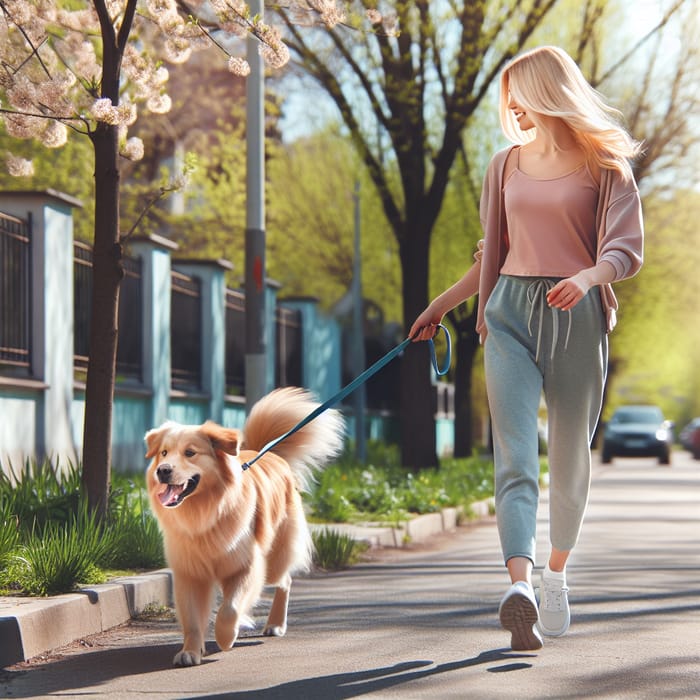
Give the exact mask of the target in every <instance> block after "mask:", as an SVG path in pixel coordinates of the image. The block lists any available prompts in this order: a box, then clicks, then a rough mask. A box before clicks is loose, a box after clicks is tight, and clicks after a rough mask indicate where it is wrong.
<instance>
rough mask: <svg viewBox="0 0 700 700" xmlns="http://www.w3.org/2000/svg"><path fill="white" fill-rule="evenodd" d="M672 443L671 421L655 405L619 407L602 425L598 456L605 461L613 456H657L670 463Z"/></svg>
mask: <svg viewBox="0 0 700 700" xmlns="http://www.w3.org/2000/svg"><path fill="white" fill-rule="evenodd" d="M672 445H673V423H671V422H670V421H667V420H664V415H663V413H662V412H661V409H660V408H659V407H658V406H622V407H620V408H618V409H617V410H616V411H615V413H614V414H613V416H612V418H611V419H610V420H609V421H608V424H607V425H606V426H605V432H604V434H603V453H602V456H601V459H602V461H603V463H604V464H607V463H609V462H610V461H611V460H612V458H613V457H656V458H657V459H658V460H659V464H670V463H671V446H672Z"/></svg>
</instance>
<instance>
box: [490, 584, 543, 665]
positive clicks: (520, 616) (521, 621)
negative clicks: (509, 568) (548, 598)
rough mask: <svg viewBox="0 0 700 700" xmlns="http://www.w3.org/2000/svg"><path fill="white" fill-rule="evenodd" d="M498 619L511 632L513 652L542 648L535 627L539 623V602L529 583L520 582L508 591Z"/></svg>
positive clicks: (540, 638)
mask: <svg viewBox="0 0 700 700" xmlns="http://www.w3.org/2000/svg"><path fill="white" fill-rule="evenodd" d="M498 617H499V618H500V620H501V625H502V626H503V628H504V629H507V630H508V631H509V632H510V635H511V640H510V646H511V649H513V651H534V650H535V649H541V648H542V637H541V635H540V633H539V632H538V631H537V628H536V627H535V625H536V624H537V622H538V614H537V600H536V599H535V592H534V591H533V590H532V586H531V585H530V584H529V583H526V582H525V581H518V582H517V583H514V584H513V585H512V586H511V587H510V588H509V589H508V591H507V592H506V594H505V595H504V596H503V599H502V600H501V604H500V606H499V608H498Z"/></svg>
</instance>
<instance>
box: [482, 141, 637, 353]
mask: <svg viewBox="0 0 700 700" xmlns="http://www.w3.org/2000/svg"><path fill="white" fill-rule="evenodd" d="M513 148H516V147H515V146H509V147H508V148H505V149H503V150H501V151H499V152H498V153H496V155H494V157H493V158H492V159H491V162H490V163H489V167H488V168H487V170H486V176H485V177H484V186H483V189H482V192H481V205H480V217H481V226H482V228H483V231H484V250H483V256H482V259H481V273H480V277H479V308H478V312H477V313H478V316H477V321H476V330H477V332H478V333H479V335H480V336H481V338H482V341H483V339H484V338H485V337H486V332H487V328H486V325H485V322H484V307H485V306H486V302H487V301H488V299H489V297H490V295H491V292H492V291H493V288H494V287H495V286H496V281H497V280H498V275H499V272H500V269H501V267H503V263H504V262H505V259H506V253H507V252H508V230H507V227H506V216H505V212H504V211H503V196H502V191H503V173H504V170H505V164H506V160H507V158H508V155H509V154H510V152H511V151H512V149H513ZM596 227H597V231H598V249H597V250H598V253H597V260H596V262H600V261H601V260H603V259H605V260H606V261H608V262H610V263H611V264H612V265H613V266H614V267H615V270H616V271H617V275H618V276H617V277H616V279H615V281H618V280H622V279H627V278H628V277H632V276H633V275H635V274H636V273H637V272H638V271H639V268H640V267H641V266H642V254H643V253H642V251H643V246H644V227H643V223H642V204H641V200H640V198H639V190H638V189H637V185H636V184H635V182H634V180H627V181H625V180H624V179H623V178H622V176H621V175H620V173H619V172H618V171H616V170H602V172H601V179H600V195H599V197H598V208H597V211H596ZM600 297H601V301H602V304H603V310H604V311H605V317H606V322H607V332H608V333H610V331H612V329H613V328H614V327H615V323H616V311H617V309H618V303H617V299H616V298H615V294H614V292H613V290H612V286H611V285H610V284H605V285H602V286H601V287H600Z"/></svg>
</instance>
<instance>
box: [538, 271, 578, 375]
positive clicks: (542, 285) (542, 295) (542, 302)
mask: <svg viewBox="0 0 700 700" xmlns="http://www.w3.org/2000/svg"><path fill="white" fill-rule="evenodd" d="M555 284H556V282H555V281H553V280H551V279H537V280H535V281H534V282H531V283H530V285H529V286H528V288H527V300H528V301H529V302H530V316H529V317H528V319H527V330H528V333H529V334H530V337H531V338H532V316H533V314H534V313H535V306H537V310H538V313H539V317H540V320H539V323H538V328H537V349H536V351H535V362H539V359H540V344H541V342H542V326H543V323H544V313H545V311H546V309H547V308H548V307H549V308H550V309H551V311H552V350H551V355H550V358H549V359H550V360H553V359H554V353H555V351H556V348H557V341H558V340H559V314H558V309H555V308H554V307H553V306H552V307H550V306H549V304H548V303H547V292H549V290H550V289H552V287H554V285H555ZM568 314H569V326H568V328H567V331H566V339H565V341H564V350H566V349H567V348H568V347H569V336H570V335H571V309H569V311H568Z"/></svg>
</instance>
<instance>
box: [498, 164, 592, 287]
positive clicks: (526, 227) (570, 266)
mask: <svg viewBox="0 0 700 700" xmlns="http://www.w3.org/2000/svg"><path fill="white" fill-rule="evenodd" d="M503 192H504V203H505V211H506V220H507V223H508V237H509V240H510V248H509V250H508V254H507V256H506V259H505V262H504V264H503V267H502V268H501V273H502V274H505V275H515V276H523V277H571V276H572V275H575V274H576V273H577V272H580V271H581V270H583V269H585V268H587V267H591V266H593V265H595V262H596V243H597V231H596V224H595V212H596V205H597V202H598V193H599V186H598V183H597V182H596V181H595V179H594V178H593V175H591V172H590V170H589V169H588V167H587V166H586V165H585V164H584V165H581V166H579V167H578V168H576V169H575V170H573V171H571V172H570V173H567V174H566V175H561V176H559V177H555V178H551V179H539V178H535V177H531V176H529V175H526V174H525V173H524V172H522V170H520V168H519V167H516V168H515V169H514V170H513V172H512V173H511V174H510V176H509V177H508V180H507V181H506V182H505V184H504V186H503Z"/></svg>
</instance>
